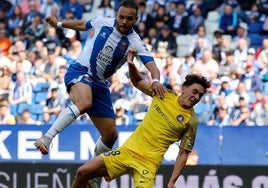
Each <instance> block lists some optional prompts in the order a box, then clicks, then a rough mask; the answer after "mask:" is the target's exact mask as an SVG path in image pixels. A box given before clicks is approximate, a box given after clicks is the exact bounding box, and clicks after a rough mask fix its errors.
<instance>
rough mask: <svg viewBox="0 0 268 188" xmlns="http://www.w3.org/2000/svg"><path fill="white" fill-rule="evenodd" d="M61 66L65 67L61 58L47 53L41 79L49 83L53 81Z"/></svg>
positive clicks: (64, 62)
mask: <svg viewBox="0 0 268 188" xmlns="http://www.w3.org/2000/svg"><path fill="white" fill-rule="evenodd" d="M61 65H65V66H66V60H65V59H64V58H63V57H61V56H56V55H55V54H54V53H53V52H49V53H48V59H47V62H45V68H44V73H43V77H44V78H45V79H46V80H47V81H49V82H51V81H53V80H54V78H55V77H57V76H58V74H59V70H60V66H61Z"/></svg>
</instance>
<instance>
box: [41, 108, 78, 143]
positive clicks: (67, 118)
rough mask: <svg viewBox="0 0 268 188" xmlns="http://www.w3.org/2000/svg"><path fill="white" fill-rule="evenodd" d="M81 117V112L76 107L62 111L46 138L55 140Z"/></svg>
mask: <svg viewBox="0 0 268 188" xmlns="http://www.w3.org/2000/svg"><path fill="white" fill-rule="evenodd" d="M79 115H80V111H79V110H78V108H77V107H76V106H75V105H71V106H69V107H67V108H65V109H64V110H62V111H61V113H60V114H59V116H58V118H57V119H56V120H55V121H54V123H53V124H52V126H51V127H50V129H49V130H48V131H47V132H46V134H45V136H47V137H48V138H50V139H53V138H54V137H55V136H56V135H57V134H58V133H59V132H61V131H62V130H63V129H65V128H66V127H68V126H69V125H70V124H71V123H72V122H74V121H75V120H76V118H77V117H78V116H79Z"/></svg>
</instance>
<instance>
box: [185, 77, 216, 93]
mask: <svg viewBox="0 0 268 188" xmlns="http://www.w3.org/2000/svg"><path fill="white" fill-rule="evenodd" d="M194 83H196V84H200V85H201V86H203V88H204V89H205V90H207V89H208V88H210V86H211V82H210V81H208V79H207V78H206V77H204V76H201V75H197V74H188V75H187V76H186V77H185V81H184V82H183V84H182V86H186V87H187V86H190V85H192V84H194Z"/></svg>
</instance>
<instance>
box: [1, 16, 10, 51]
mask: <svg viewBox="0 0 268 188" xmlns="http://www.w3.org/2000/svg"><path fill="white" fill-rule="evenodd" d="M10 47H11V41H10V39H9V38H8V36H7V24H6V23H5V22H4V20H0V53H2V54H3V55H4V56H8V54H9V49H10Z"/></svg>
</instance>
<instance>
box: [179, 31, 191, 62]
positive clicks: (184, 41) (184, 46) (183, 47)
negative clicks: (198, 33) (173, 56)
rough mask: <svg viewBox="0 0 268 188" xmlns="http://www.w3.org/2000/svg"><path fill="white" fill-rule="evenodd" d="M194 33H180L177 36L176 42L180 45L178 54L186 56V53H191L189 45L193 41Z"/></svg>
mask: <svg viewBox="0 0 268 188" xmlns="http://www.w3.org/2000/svg"><path fill="white" fill-rule="evenodd" d="M193 37H194V36H192V35H178V36H177V37H176V42H177V45H178V49H177V56H178V57H184V56H185V55H186V54H189V53H190V51H189V46H190V44H191V43H192V41H193Z"/></svg>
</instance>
